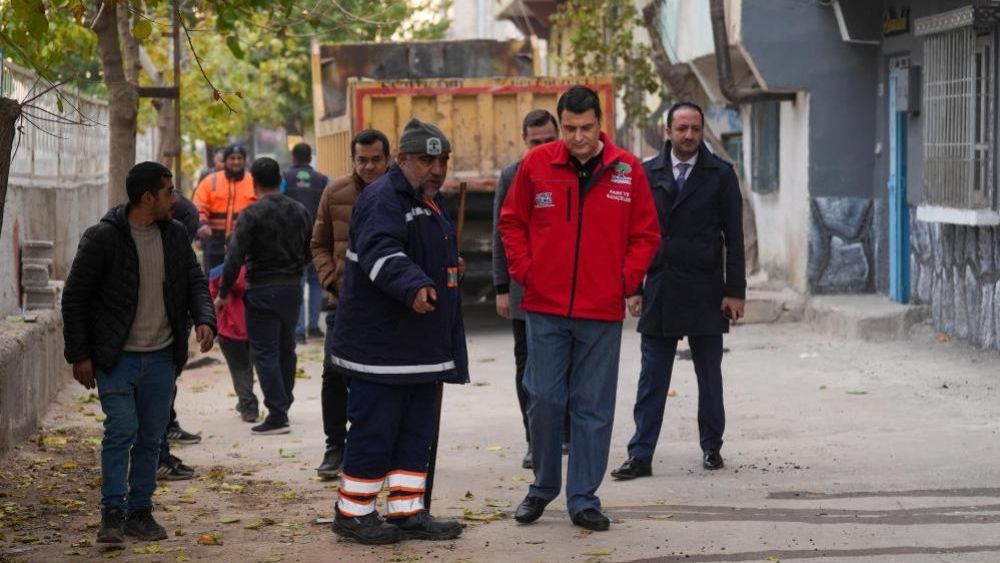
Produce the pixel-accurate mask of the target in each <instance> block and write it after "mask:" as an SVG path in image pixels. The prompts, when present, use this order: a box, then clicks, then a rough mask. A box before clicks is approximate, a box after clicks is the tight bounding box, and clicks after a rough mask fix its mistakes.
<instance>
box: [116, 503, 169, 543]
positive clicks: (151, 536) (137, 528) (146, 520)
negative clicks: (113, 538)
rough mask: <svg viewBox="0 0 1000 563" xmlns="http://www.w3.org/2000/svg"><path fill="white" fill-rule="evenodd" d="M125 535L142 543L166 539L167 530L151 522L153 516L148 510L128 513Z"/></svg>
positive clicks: (153, 521) (154, 521)
mask: <svg viewBox="0 0 1000 563" xmlns="http://www.w3.org/2000/svg"><path fill="white" fill-rule="evenodd" d="M125 534H126V535H129V536H132V537H133V538H138V539H140V540H143V541H157V540H165V539H167V530H165V529H164V528H163V526H161V525H159V524H157V523H156V520H153V514H152V512H150V511H149V510H138V511H136V512H129V515H128V519H127V520H126V521H125Z"/></svg>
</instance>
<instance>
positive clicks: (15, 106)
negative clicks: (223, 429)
mask: <svg viewBox="0 0 1000 563" xmlns="http://www.w3.org/2000/svg"><path fill="white" fill-rule="evenodd" d="M20 116H21V104H19V103H18V102H17V100H12V99H10V98H0V235H2V234H3V213H4V208H5V207H6V205H5V204H6V202H7V181H8V180H9V179H10V159H11V157H12V155H11V151H13V150H14V137H15V136H16V135H17V129H15V126H16V124H17V120H18V118H19V117H20Z"/></svg>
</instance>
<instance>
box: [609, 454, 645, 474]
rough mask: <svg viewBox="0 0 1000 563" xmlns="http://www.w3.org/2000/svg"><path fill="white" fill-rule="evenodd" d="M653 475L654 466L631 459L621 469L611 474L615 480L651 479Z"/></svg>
mask: <svg viewBox="0 0 1000 563" xmlns="http://www.w3.org/2000/svg"><path fill="white" fill-rule="evenodd" d="M652 474H653V464H652V463H650V462H648V461H642V460H641V459H638V458H634V457H630V458H628V461H626V462H625V463H623V464H622V466H621V467H619V468H618V469H615V470H613V471H612V472H611V476H612V477H614V478H615V479H635V478H636V477H649V476H650V475H652Z"/></svg>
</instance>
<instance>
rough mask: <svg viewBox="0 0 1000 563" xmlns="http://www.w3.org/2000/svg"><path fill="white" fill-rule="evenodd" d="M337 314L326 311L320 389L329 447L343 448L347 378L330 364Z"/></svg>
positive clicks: (334, 311)
mask: <svg viewBox="0 0 1000 563" xmlns="http://www.w3.org/2000/svg"><path fill="white" fill-rule="evenodd" d="M336 316H337V312H336V310H329V311H327V312H326V342H325V350H326V354H325V355H324V356H325V357H324V359H323V388H322V389H321V390H320V404H321V405H322V408H323V433H324V434H326V447H327V449H330V448H343V447H344V441H345V440H346V439H347V380H346V379H345V378H344V376H343V375H341V374H340V373H338V372H336V371H334V370H333V368H332V367H331V365H330V353H331V349H332V348H333V323H334V319H335V318H336Z"/></svg>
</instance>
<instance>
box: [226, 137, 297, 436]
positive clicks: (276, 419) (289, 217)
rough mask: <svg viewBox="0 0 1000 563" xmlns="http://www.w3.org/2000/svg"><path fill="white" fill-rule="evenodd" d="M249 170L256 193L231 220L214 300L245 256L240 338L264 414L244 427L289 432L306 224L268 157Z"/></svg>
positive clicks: (230, 283)
mask: <svg viewBox="0 0 1000 563" xmlns="http://www.w3.org/2000/svg"><path fill="white" fill-rule="evenodd" d="M250 175H251V176H252V177H253V184H254V191H255V192H256V194H257V198H258V200H257V202H256V203H254V204H253V205H251V206H250V207H247V208H246V209H244V210H243V212H242V213H240V217H239V219H237V220H236V229H235V230H234V231H233V236H232V237H231V238H230V241H229V247H228V250H227V251H226V261H225V266H224V267H223V270H222V284H221V285H220V286H219V295H218V297H216V298H215V307H216V310H219V309H222V307H224V306H225V305H226V299H227V298H228V297H229V291H230V290H231V289H232V287H233V284H235V283H236V279H237V278H238V277H239V274H240V268H241V267H242V266H243V264H244V263H245V264H246V265H247V271H246V283H247V292H246V294H245V296H244V302H245V304H246V320H247V338H248V339H249V340H250V348H251V349H252V350H253V362H254V369H256V371H257V377H258V378H259V379H260V390H261V392H262V393H263V394H264V406H266V407H267V418H265V419H264V422H262V423H260V424H258V425H257V426H254V427H253V428H251V430H252V431H253V433H254V434H288V433H289V432H290V431H291V428H290V427H289V425H288V409H289V408H290V407H291V406H292V401H293V400H294V397H293V396H292V389H293V388H294V387H295V365H296V363H297V359H296V357H295V320H296V319H297V318H298V314H299V308H300V307H301V306H302V287H301V286H300V285H299V284H300V283H301V281H302V268H303V266H305V265H306V262H307V261H308V259H309V234H310V231H311V230H312V223H311V221H310V218H309V212H308V211H307V210H306V208H305V207H303V206H302V204H301V203H299V202H297V201H295V200H293V199H292V198H290V197H288V196H286V195H285V194H283V193H281V169H280V168H279V167H278V163H277V162H276V161H275V160H274V159H273V158H267V157H263V158H258V159H257V160H255V161H254V162H253V165H251V166H250Z"/></svg>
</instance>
